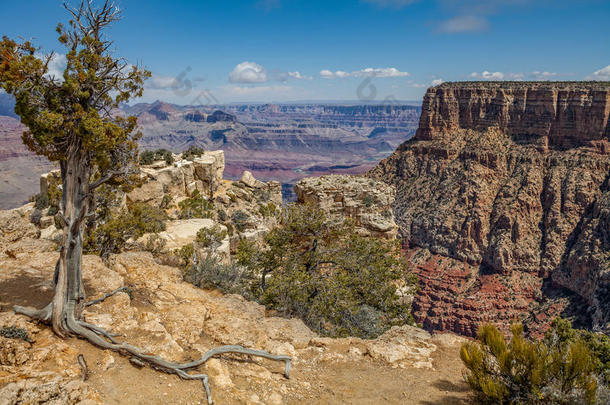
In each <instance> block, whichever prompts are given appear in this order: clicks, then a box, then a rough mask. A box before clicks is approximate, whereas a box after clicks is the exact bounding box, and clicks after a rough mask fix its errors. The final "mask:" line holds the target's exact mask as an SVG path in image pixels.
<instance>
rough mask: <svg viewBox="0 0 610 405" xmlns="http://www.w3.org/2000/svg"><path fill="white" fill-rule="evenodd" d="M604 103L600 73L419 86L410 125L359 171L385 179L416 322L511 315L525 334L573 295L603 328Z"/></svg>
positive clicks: (608, 251)
mask: <svg viewBox="0 0 610 405" xmlns="http://www.w3.org/2000/svg"><path fill="white" fill-rule="evenodd" d="M609 113H610V84H604V83H548V82H547V83H478V82H469V83H447V84H443V85H440V86H437V87H434V88H431V89H429V90H428V92H427V94H426V96H425V99H424V103H423V108H422V116H421V120H420V127H419V129H418V131H417V134H416V136H415V137H414V138H413V139H412V140H410V141H407V142H405V143H404V144H402V145H401V146H400V147H399V148H398V150H397V151H396V152H395V153H394V154H393V155H392V156H391V157H389V158H388V159H386V160H384V161H382V162H381V163H380V164H379V166H378V167H377V168H375V169H374V170H373V171H372V172H371V175H373V176H375V177H378V178H380V179H383V180H385V181H387V182H389V183H392V184H395V185H396V187H397V195H396V200H395V202H394V211H395V216H396V220H397V223H398V225H399V227H400V233H401V235H402V237H403V238H404V244H405V248H406V250H407V255H408V256H409V258H410V260H411V263H412V266H413V267H414V269H415V270H416V271H417V272H418V273H419V275H420V280H421V284H422V289H421V290H420V292H419V294H418V296H417V297H416V299H415V301H414V305H413V306H414V309H415V314H416V317H417V318H418V319H419V321H421V322H422V323H423V324H424V325H425V327H427V328H428V329H437V330H453V331H456V332H458V333H462V334H466V335H473V334H475V333H476V329H477V327H478V325H479V323H480V322H483V321H496V322H498V323H499V324H501V325H502V326H507V325H508V324H509V323H510V321H511V320H514V319H521V320H523V321H525V322H526V324H527V325H528V327H529V329H530V332H532V333H534V334H535V333H538V332H541V331H543V330H544V328H545V327H546V325H547V323H548V320H549V319H551V318H552V317H554V316H557V315H558V314H560V313H562V312H565V313H568V314H569V313H571V312H574V311H576V308H578V306H579V305H583V304H584V305H585V306H586V307H587V309H588V310H587V311H579V312H581V314H580V315H584V314H586V316H583V317H581V318H582V319H581V320H582V321H583V322H585V323H586V324H588V325H589V326H595V327H601V328H607V327H608V322H609V321H610V310H609V308H608V302H609V301H610V295H609V285H610V275H609V273H610V270H609V269H610V238H609V232H610V231H609V229H610V228H609V222H608V215H609V214H608V210H609V209H610V207H609V205H608V204H609V201H610V200H609V198H610V197H609V187H608V182H609V172H610V147H609V146H610V143H609V138H610V126H609V122H608V116H609Z"/></svg>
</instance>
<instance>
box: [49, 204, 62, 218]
mask: <svg viewBox="0 0 610 405" xmlns="http://www.w3.org/2000/svg"><path fill="white" fill-rule="evenodd" d="M58 212H59V208H58V207H57V206H55V205H52V206H50V207H49V210H48V211H47V215H48V216H51V217H53V216H55V214H57V213H58Z"/></svg>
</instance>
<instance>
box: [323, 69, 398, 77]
mask: <svg viewBox="0 0 610 405" xmlns="http://www.w3.org/2000/svg"><path fill="white" fill-rule="evenodd" d="M406 76H409V73H408V72H401V71H400V70H398V69H396V68H393V67H392V68H366V69H361V70H355V71H353V72H351V73H348V72H345V71H343V70H337V71H335V72H332V71H330V70H328V69H324V70H321V71H320V77H321V78H323V79H344V78H347V77H406Z"/></svg>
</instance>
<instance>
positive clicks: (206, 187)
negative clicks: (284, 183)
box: [41, 150, 225, 205]
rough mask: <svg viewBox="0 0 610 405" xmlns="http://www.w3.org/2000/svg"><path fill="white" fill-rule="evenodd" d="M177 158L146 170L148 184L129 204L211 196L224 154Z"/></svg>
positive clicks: (130, 196)
mask: <svg viewBox="0 0 610 405" xmlns="http://www.w3.org/2000/svg"><path fill="white" fill-rule="evenodd" d="M176 159H177V161H176V162H175V163H174V164H172V165H167V164H165V163H164V162H154V163H153V164H151V165H148V166H144V167H142V169H141V172H142V176H143V177H144V184H143V185H142V186H141V187H138V188H136V189H134V190H133V191H131V192H130V193H128V194H127V201H129V202H137V201H140V202H150V203H151V204H154V205H160V204H161V201H163V197H164V196H165V195H169V196H171V197H172V198H179V197H187V196H189V195H191V194H192V193H193V192H194V191H195V190H198V191H199V192H200V193H201V194H204V195H208V194H209V193H210V192H212V193H213V191H214V189H215V188H217V187H218V185H219V184H220V182H222V179H223V172H224V167H225V158H224V152H223V151H221V150H217V151H206V152H204V153H203V154H202V155H201V156H199V157H196V158H194V159H193V160H182V159H181V155H176ZM41 184H42V180H41Z"/></svg>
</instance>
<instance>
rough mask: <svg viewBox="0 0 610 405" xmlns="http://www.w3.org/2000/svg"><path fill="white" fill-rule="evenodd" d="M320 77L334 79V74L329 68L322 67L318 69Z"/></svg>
mask: <svg viewBox="0 0 610 405" xmlns="http://www.w3.org/2000/svg"><path fill="white" fill-rule="evenodd" d="M320 77H321V78H322V79H334V78H335V74H334V73H333V72H331V71H330V70H327V69H324V70H321V71H320Z"/></svg>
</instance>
